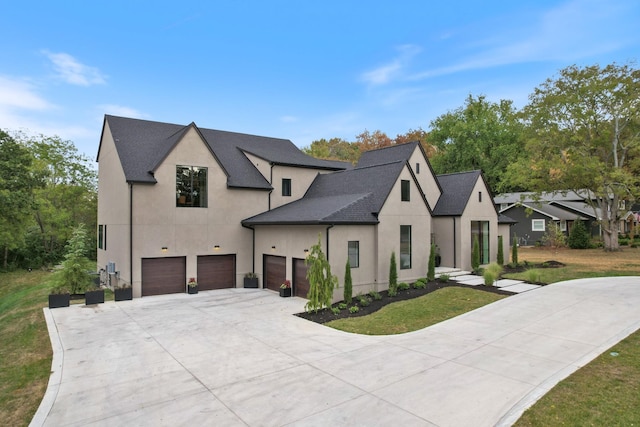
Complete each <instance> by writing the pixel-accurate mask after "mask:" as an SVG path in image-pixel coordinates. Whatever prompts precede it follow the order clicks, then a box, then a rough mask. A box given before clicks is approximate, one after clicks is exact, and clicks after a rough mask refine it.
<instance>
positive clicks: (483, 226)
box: [471, 221, 489, 264]
mask: <svg viewBox="0 0 640 427" xmlns="http://www.w3.org/2000/svg"><path fill="white" fill-rule="evenodd" d="M476 238H477V239H478V245H479V246H480V264H489V221H471V250H472V251H473V245H474V243H473V242H474V240H475V239H476Z"/></svg>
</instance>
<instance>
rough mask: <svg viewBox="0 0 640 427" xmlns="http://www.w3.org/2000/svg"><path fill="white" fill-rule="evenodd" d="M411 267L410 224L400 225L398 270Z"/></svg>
mask: <svg viewBox="0 0 640 427" xmlns="http://www.w3.org/2000/svg"><path fill="white" fill-rule="evenodd" d="M410 268H411V226H410V225H401V226H400V270H408V269H410Z"/></svg>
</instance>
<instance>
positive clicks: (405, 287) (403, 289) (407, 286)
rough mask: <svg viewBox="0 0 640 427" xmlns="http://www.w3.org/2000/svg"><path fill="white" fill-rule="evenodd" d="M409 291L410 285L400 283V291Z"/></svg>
mask: <svg viewBox="0 0 640 427" xmlns="http://www.w3.org/2000/svg"><path fill="white" fill-rule="evenodd" d="M407 289H409V284H408V283H405V282H400V283H398V290H400V291H406V290H407Z"/></svg>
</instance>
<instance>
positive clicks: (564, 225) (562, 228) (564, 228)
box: [560, 219, 567, 231]
mask: <svg viewBox="0 0 640 427" xmlns="http://www.w3.org/2000/svg"><path fill="white" fill-rule="evenodd" d="M560 231H567V220H566V219H561V220H560Z"/></svg>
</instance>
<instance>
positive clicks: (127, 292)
mask: <svg viewBox="0 0 640 427" xmlns="http://www.w3.org/2000/svg"><path fill="white" fill-rule="evenodd" d="M113 297H114V299H115V300H116V301H128V300H132V299H133V288H116V289H114V291H113Z"/></svg>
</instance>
